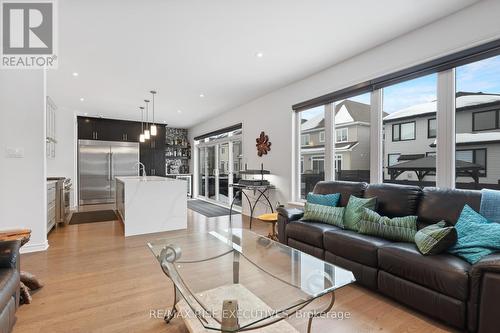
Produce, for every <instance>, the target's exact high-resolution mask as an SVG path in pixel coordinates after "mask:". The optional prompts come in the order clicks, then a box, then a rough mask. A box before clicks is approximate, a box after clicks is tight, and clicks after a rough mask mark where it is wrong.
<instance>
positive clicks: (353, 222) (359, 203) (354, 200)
mask: <svg viewBox="0 0 500 333" xmlns="http://www.w3.org/2000/svg"><path fill="white" fill-rule="evenodd" d="M376 205H377V198H358V197H355V196H354V195H351V196H350V197H349V202H348V203H347V206H346V207H345V213H344V226H345V228H346V229H349V230H354V231H358V229H359V226H358V224H359V220H361V216H362V215H363V213H364V210H365V208H368V209H371V210H373V209H375V206H376Z"/></svg>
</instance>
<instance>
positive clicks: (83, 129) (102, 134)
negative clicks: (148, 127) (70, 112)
mask: <svg viewBox="0 0 500 333" xmlns="http://www.w3.org/2000/svg"><path fill="white" fill-rule="evenodd" d="M140 131H141V124H140V123H136V122H133V121H124V120H112V119H101V118H91V117H78V139H84V140H102V141H126V142H138V141H139V134H140Z"/></svg>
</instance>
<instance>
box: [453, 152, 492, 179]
mask: <svg viewBox="0 0 500 333" xmlns="http://www.w3.org/2000/svg"><path fill="white" fill-rule="evenodd" d="M478 150H482V151H484V173H483V172H479V178H486V177H488V148H469V149H465V148H464V149H456V151H472V163H474V164H478V163H476V151H478ZM455 168H456V158H455Z"/></svg>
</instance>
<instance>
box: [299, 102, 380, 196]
mask: <svg viewBox="0 0 500 333" xmlns="http://www.w3.org/2000/svg"><path fill="white" fill-rule="evenodd" d="M300 134H301V138H300V140H301V150H300V156H301V160H300V171H301V179H302V181H301V191H302V194H305V193H307V192H309V191H311V190H312V187H314V185H315V184H316V182H318V181H319V180H323V179H324V171H325V118H324V113H321V114H319V115H317V116H315V117H312V118H310V119H307V120H305V119H304V120H302V123H301V132H300ZM369 170H370V105H368V104H364V103H360V102H356V101H352V100H344V101H342V102H340V103H338V104H336V105H335V172H336V179H342V180H353V181H356V180H357V181H368V178H369V173H370V172H369Z"/></svg>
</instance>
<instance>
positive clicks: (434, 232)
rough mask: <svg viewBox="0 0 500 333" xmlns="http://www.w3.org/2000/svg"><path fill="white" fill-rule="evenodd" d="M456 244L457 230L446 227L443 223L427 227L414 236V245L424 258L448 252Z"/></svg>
mask: <svg viewBox="0 0 500 333" xmlns="http://www.w3.org/2000/svg"><path fill="white" fill-rule="evenodd" d="M456 242H457V230H456V229H455V227H453V226H449V227H447V226H446V222H445V221H441V222H438V223H436V224H431V225H428V226H427V227H425V228H422V229H420V230H419V231H418V232H417V233H416V234H415V244H417V248H418V250H419V251H420V253H422V254H423V255H424V256H425V255H428V254H439V253H441V252H444V251H446V250H448V249H449V248H450V247H451V246H453V245H454V244H455V243H456Z"/></svg>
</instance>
